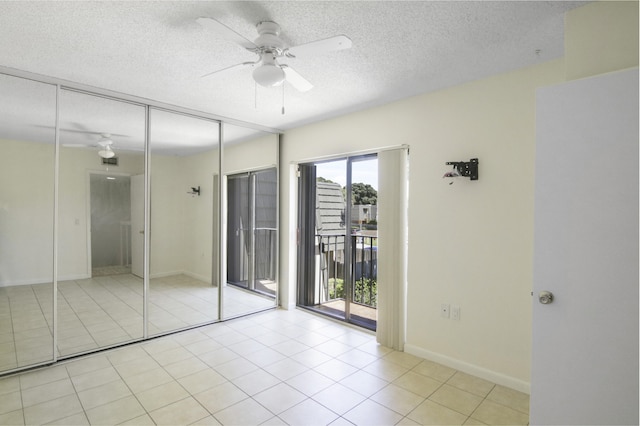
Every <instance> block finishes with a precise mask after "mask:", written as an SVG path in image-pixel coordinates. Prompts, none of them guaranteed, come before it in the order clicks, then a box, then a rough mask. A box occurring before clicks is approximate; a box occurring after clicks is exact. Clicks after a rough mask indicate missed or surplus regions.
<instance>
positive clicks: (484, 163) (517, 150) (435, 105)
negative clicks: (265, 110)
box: [281, 61, 564, 391]
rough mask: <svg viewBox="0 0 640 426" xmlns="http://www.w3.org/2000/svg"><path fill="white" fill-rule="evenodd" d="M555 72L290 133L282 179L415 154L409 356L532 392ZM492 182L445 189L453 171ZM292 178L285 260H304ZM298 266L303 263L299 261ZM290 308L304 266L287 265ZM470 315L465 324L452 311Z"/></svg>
mask: <svg viewBox="0 0 640 426" xmlns="http://www.w3.org/2000/svg"><path fill="white" fill-rule="evenodd" d="M563 78H564V64H563V62H562V61H553V62H549V63H544V64H541V65H539V66H535V67H531V68H527V69H523V70H519V71H515V72H511V73H507V74H503V75H498V76H494V77H491V78H488V79H484V80H480V81H476V82H472V83H469V84H465V85H462V86H458V87H454V88H451V89H448V90H442V91H440V92H436V93H432V94H426V95H422V96H417V97H414V98H410V99H407V100H404V101H400V102H396V103H393V104H390V105H387V106H383V107H380V108H376V109H372V110H368V111H364V112H360V113H356V114H351V115H348V116H344V117H340V118H337V119H334V120H330V121H326V122H322V123H317V124H314V125H310V126H306V127H303V128H299V129H294V130H290V131H287V132H286V133H285V135H284V137H283V145H282V148H281V149H282V156H281V158H282V164H281V166H282V168H283V170H286V168H287V166H288V165H290V164H291V163H295V162H302V161H307V160H309V159H314V158H319V157H323V156H331V155H336V154H342V153H349V152H358V151H366V150H371V149H374V150H375V149H379V148H383V147H388V146H396V145H402V144H407V145H409V146H410V160H409V161H410V189H409V271H408V282H409V284H408V285H409V287H408V318H407V320H408V321H407V324H408V325H407V344H406V346H405V350H406V351H407V352H410V353H414V354H417V355H420V356H424V357H426V358H431V359H435V360H437V361H440V362H443V363H445V364H449V365H452V366H455V367H456V368H459V369H461V370H465V371H468V372H471V373H474V374H478V375H480V376H482V377H486V378H490V379H492V380H494V381H497V382H499V383H503V384H506V385H508V386H511V387H514V388H518V389H520V390H524V391H527V390H528V382H529V374H530V352H531V343H530V342H531V295H530V294H531V286H532V281H531V271H532V246H533V240H532V238H533V165H534V145H535V114H534V108H535V89H536V88H537V87H540V86H544V85H548V84H553V83H557V82H560V81H562V80H563ZM474 157H477V158H479V161H480V172H479V174H480V178H479V180H478V181H474V182H471V181H469V180H468V179H458V181H457V182H456V183H455V184H454V185H451V186H450V185H448V182H447V181H446V180H444V179H442V175H443V174H444V173H445V171H447V170H449V167H448V166H445V162H447V161H468V160H469V159H470V158H474ZM290 179H291V175H290V173H282V185H281V191H282V193H281V199H282V200H283V204H282V206H281V207H282V208H281V212H282V226H283V229H285V230H288V233H285V237H284V238H283V239H282V240H281V244H282V246H281V251H282V253H283V258H287V259H289V261H291V259H292V254H294V253H295V220H296V218H295V217H294V213H295V206H294V207H292V205H291V204H289V202H291V203H292V204H295V200H296V194H295V193H294V192H293V191H295V185H291V183H293V182H292V181H291V180H290ZM293 259H294V263H295V256H294V255H293ZM281 271H282V272H281V280H282V284H283V305H284V306H289V307H291V306H292V305H294V304H295V294H296V290H295V285H296V282H295V265H291V264H287V263H286V261H285V260H283V261H282V263H281ZM441 303H449V304H456V305H459V306H460V309H461V318H460V321H453V320H447V319H443V318H441V317H440V304H441Z"/></svg>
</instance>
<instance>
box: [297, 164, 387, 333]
mask: <svg viewBox="0 0 640 426" xmlns="http://www.w3.org/2000/svg"><path fill="white" fill-rule="evenodd" d="M300 172H301V173H300V185H299V189H300V194H299V200H300V206H299V225H300V245H299V253H298V265H299V274H298V304H299V305H301V306H304V307H307V308H310V309H313V310H316V311H318V312H321V313H324V314H327V315H330V316H333V317H335V318H339V319H344V320H346V321H349V322H352V323H355V324H358V325H361V326H363V327H366V328H369V329H375V328H376V307H377V246H378V234H377V219H378V218H377V190H376V188H377V176H378V167H377V157H376V155H375V154H374V155H368V156H358V157H349V158H345V159H341V160H335V161H329V162H321V163H315V164H306V165H301V166H300Z"/></svg>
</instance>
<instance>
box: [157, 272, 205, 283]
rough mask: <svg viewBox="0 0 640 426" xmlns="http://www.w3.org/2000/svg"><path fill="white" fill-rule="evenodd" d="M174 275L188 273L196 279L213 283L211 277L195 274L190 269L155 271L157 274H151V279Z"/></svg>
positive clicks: (187, 274)
mask: <svg viewBox="0 0 640 426" xmlns="http://www.w3.org/2000/svg"><path fill="white" fill-rule="evenodd" d="M174 275H186V276H188V277H191V278H194V279H196V280H200V281H204V282H205V283H207V284H211V277H205V276H203V275H198V274H194V273H193V272H189V271H169V272H158V273H155V274H149V277H150V278H151V279H154V278H165V277H172V276H174Z"/></svg>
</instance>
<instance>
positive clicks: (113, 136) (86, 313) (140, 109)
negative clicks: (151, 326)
mask: <svg viewBox="0 0 640 426" xmlns="http://www.w3.org/2000/svg"><path fill="white" fill-rule="evenodd" d="M145 114H146V112H145V107H144V106H142V105H138V104H132V103H128V102H124V101H118V100H114V99H111V98H106V97H101V96H95V95H90V94H86V93H82V92H76V91H72V90H62V91H61V93H60V118H59V120H60V123H59V128H60V133H59V142H60V153H59V176H58V211H59V213H58V223H57V227H58V228H57V232H58V268H57V269H58V280H57V283H58V298H57V309H58V339H57V350H58V355H59V356H60V357H66V356H69V355H72V354H79V353H84V352H89V351H94V350H96V349H99V348H104V347H109V346H114V345H117V344H121V343H125V342H128V341H132V340H136V339H141V338H142V337H143V314H144V312H143V288H144V286H143V279H142V276H141V274H140V271H141V270H142V269H143V250H144V249H143V241H144V239H143V235H141V234H140V233H139V232H138V229H139V227H140V224H142V223H144V174H145V157H144V151H145V128H146V126H145Z"/></svg>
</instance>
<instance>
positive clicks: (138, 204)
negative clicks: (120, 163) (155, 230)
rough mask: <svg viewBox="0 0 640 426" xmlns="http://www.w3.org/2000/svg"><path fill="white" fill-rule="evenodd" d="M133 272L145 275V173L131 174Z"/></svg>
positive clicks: (139, 275)
mask: <svg viewBox="0 0 640 426" xmlns="http://www.w3.org/2000/svg"><path fill="white" fill-rule="evenodd" d="M131 273H132V274H134V275H136V276H138V277H140V278H142V277H143V276H144V175H135V176H131Z"/></svg>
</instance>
